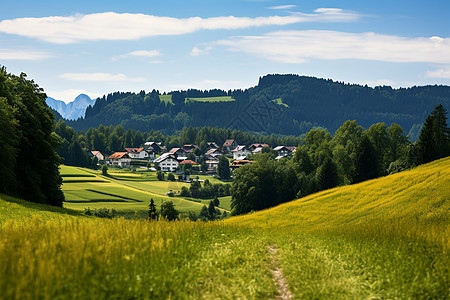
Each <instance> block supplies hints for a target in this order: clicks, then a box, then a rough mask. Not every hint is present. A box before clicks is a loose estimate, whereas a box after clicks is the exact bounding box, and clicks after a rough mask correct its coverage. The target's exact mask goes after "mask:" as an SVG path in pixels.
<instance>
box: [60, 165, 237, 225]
mask: <svg viewBox="0 0 450 300" xmlns="http://www.w3.org/2000/svg"><path fill="white" fill-rule="evenodd" d="M60 170H61V176H62V178H63V185H62V190H63V192H64V195H65V198H66V201H65V202H64V207H66V208H70V209H74V210H78V211H84V209H85V208H91V209H92V208H108V209H115V210H117V211H118V212H119V213H124V214H130V213H134V212H138V213H139V215H145V213H146V212H147V211H148V204H149V202H150V199H153V200H154V201H155V203H156V205H157V206H159V205H161V203H162V202H163V201H169V200H170V201H172V202H173V203H174V204H175V208H176V209H177V210H179V211H180V212H181V213H182V215H183V216H184V215H185V214H186V213H187V212H189V211H192V212H196V213H198V212H200V210H201V208H202V207H203V205H208V204H209V202H210V201H211V200H197V199H191V198H181V197H168V196H166V193H167V192H169V191H171V190H172V191H174V192H177V191H180V190H181V187H182V186H185V187H188V188H189V186H190V184H188V183H183V182H177V181H158V180H157V178H156V172H149V171H137V172H126V171H121V170H110V171H109V172H108V175H109V176H102V175H101V172H100V171H95V170H91V169H85V168H79V167H70V166H64V165H62V166H61V169H60ZM207 178H208V179H209V180H210V181H211V183H221V181H220V180H218V179H216V178H213V177H210V176H202V179H207ZM222 199H224V200H223V205H222ZM219 200H221V205H220V206H219V207H220V208H223V209H225V210H230V208H231V207H230V197H223V198H219Z"/></svg>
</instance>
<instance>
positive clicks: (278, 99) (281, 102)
mask: <svg viewBox="0 0 450 300" xmlns="http://www.w3.org/2000/svg"><path fill="white" fill-rule="evenodd" d="M270 101H271V102H274V103H276V104H278V105H283V106H284V107H286V108H289V105H287V104H286V103H283V101H282V100H281V98H277V99H273V100H270Z"/></svg>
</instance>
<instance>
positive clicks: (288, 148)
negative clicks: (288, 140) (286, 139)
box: [273, 146, 295, 152]
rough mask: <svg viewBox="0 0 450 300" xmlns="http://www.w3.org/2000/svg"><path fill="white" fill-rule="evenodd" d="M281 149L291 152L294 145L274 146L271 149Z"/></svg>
mask: <svg viewBox="0 0 450 300" xmlns="http://www.w3.org/2000/svg"><path fill="white" fill-rule="evenodd" d="M283 149H285V150H287V151H289V152H292V151H294V149H295V147H293V146H276V147H275V148H273V150H275V151H280V150H283Z"/></svg>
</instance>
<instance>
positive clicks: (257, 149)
mask: <svg viewBox="0 0 450 300" xmlns="http://www.w3.org/2000/svg"><path fill="white" fill-rule="evenodd" d="M262 149H263V147H257V148H255V149H253V151H252V152H253V153H259V152H261V150H262Z"/></svg>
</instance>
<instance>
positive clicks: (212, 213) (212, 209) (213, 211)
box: [208, 201, 216, 220]
mask: <svg viewBox="0 0 450 300" xmlns="http://www.w3.org/2000/svg"><path fill="white" fill-rule="evenodd" d="M208 213H209V216H210V219H211V220H213V219H214V217H215V216H216V207H215V205H214V201H210V202H209V205H208Z"/></svg>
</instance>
